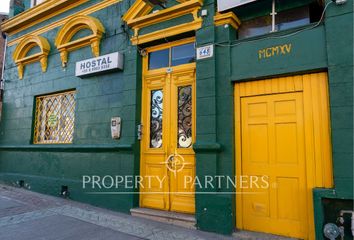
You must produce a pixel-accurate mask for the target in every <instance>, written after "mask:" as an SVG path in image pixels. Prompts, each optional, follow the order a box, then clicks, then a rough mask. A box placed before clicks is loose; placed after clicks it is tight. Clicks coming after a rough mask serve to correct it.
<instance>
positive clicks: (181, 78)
mask: <svg viewBox="0 0 354 240" xmlns="http://www.w3.org/2000/svg"><path fill="white" fill-rule="evenodd" d="M189 42H190V40H189ZM171 46H173V44H172V45H171V44H168V45H163V46H162V47H153V50H154V51H159V50H161V49H164V48H166V47H167V48H169V47H171ZM143 68H144V71H143V93H142V125H143V135H142V140H141V164H140V175H141V176H142V177H143V179H147V178H149V177H150V179H151V180H152V181H151V184H150V185H147V184H144V188H142V187H141V188H140V192H141V194H140V206H141V207H147V208H155V209H161V210H167V211H176V212H184V213H194V212H195V189H194V186H193V185H192V184H187V183H188V182H191V181H190V179H194V177H195V154H194V151H193V148H192V144H193V143H194V139H195V77H196V76H195V63H188V64H183V65H179V66H174V67H171V68H160V69H154V70H148V57H146V58H144V59H143Z"/></svg>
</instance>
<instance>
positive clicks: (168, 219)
mask: <svg viewBox="0 0 354 240" xmlns="http://www.w3.org/2000/svg"><path fill="white" fill-rule="evenodd" d="M130 213H131V215H132V216H134V217H141V218H145V219H149V220H153V221H158V222H163V223H168V224H172V225H176V226H180V227H185V228H188V229H196V227H195V225H196V220H195V217H194V215H190V214H185V213H177V212H169V211H162V210H157V209H150V208H133V209H130Z"/></svg>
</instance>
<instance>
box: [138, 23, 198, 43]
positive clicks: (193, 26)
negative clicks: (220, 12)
mask: <svg viewBox="0 0 354 240" xmlns="http://www.w3.org/2000/svg"><path fill="white" fill-rule="evenodd" d="M201 27H202V19H200V20H196V21H193V22H191V23H184V24H181V25H177V26H174V27H170V28H166V29H162V30H159V31H155V32H152V33H148V34H144V35H141V36H136V37H132V38H131V41H132V44H133V45H138V44H142V43H147V42H151V41H154V40H157V39H163V38H166V37H171V36H174V35H177V34H180V33H184V32H189V31H193V30H197V29H199V28H201Z"/></svg>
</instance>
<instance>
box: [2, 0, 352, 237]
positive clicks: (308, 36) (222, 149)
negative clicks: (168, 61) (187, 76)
mask: <svg viewBox="0 0 354 240" xmlns="http://www.w3.org/2000/svg"><path fill="white" fill-rule="evenodd" d="M98 2H100V1H97V0H93V1H88V2H86V3H85V4H83V5H81V6H79V7H76V8H74V9H72V10H69V11H67V12H64V13H62V14H61V15H59V16H55V17H53V18H51V19H49V20H48V21H46V22H45V23H44V22H43V23H39V24H38V25H36V26H33V27H31V28H29V29H26V30H24V31H22V32H20V33H17V34H15V35H14V36H11V37H10V39H9V40H11V39H14V38H17V37H19V36H21V35H24V34H27V33H29V32H31V31H33V30H35V29H37V28H39V27H42V26H44V25H46V24H50V23H53V22H55V21H57V20H59V19H61V18H63V17H65V16H68V15H71V14H75V12H77V11H79V10H81V9H84V8H87V7H89V6H92V5H94V4H97V3H98ZM130 4H131V3H129V2H128V1H123V2H120V3H117V4H114V5H111V6H109V7H107V8H105V9H103V10H100V11H97V12H95V13H93V14H91V15H92V16H94V17H97V18H98V19H100V21H101V22H102V23H103V25H104V26H105V28H106V34H105V36H104V38H103V40H102V43H101V47H102V49H101V55H103V54H107V53H110V52H115V51H121V52H123V53H124V56H125V61H124V66H125V67H124V71H122V72H117V73H110V74H105V75H100V76H93V77H89V78H85V79H80V78H77V77H74V75H75V74H74V68H75V62H76V61H81V60H83V59H87V58H91V57H92V55H91V50H90V49H89V48H83V49H80V50H77V51H75V52H72V53H70V55H69V64H68V66H67V68H66V70H64V69H62V67H61V61H60V56H59V52H58V51H57V50H56V47H55V46H54V39H55V37H56V35H57V32H58V30H59V28H55V29H52V30H50V31H48V32H46V33H44V34H42V36H44V37H46V38H47V39H49V41H50V44H51V49H52V50H51V53H50V56H49V60H48V70H47V72H46V73H41V70H40V66H39V64H38V63H35V64H32V65H29V66H26V68H25V74H24V79H23V80H19V79H18V73H17V68H16V66H15V64H14V63H13V61H12V53H13V51H14V48H15V47H16V45H13V46H11V47H9V48H8V53H7V59H8V60H7V62H6V72H5V78H6V80H7V81H6V84H5V98H4V111H3V121H2V123H1V125H0V180H2V181H5V182H7V183H10V184H14V185H16V184H17V183H18V181H19V180H24V181H25V183H26V185H25V186H26V187H28V188H31V189H32V190H34V191H40V192H43V193H48V194H53V195H58V193H59V192H60V187H61V186H62V185H66V186H69V192H70V198H72V199H73V200H78V201H83V202H89V203H92V204H95V205H99V206H103V207H108V208H112V209H116V210H119V211H122V212H129V210H130V209H131V208H132V207H137V206H138V195H136V194H135V195H133V194H132V195H124V196H122V195H87V194H85V193H84V191H83V189H82V186H81V184H82V183H81V178H82V175H85V174H87V175H93V174H94V175H103V176H104V175H137V174H139V161H140V159H139V158H140V157H139V144H140V142H139V141H138V140H137V138H136V134H137V131H136V129H137V128H136V127H137V125H138V124H139V123H140V116H141V111H140V108H141V57H140V55H139V54H138V52H137V48H136V47H135V46H131V44H130V41H129V38H128V36H127V33H126V31H124V30H123V29H122V28H121V25H122V24H123V23H122V20H121V15H123V14H124V13H125V12H126V11H127V9H128V8H129V6H130ZM352 6H353V0H348V2H347V3H346V4H345V5H343V6H335V4H331V5H330V6H329V8H328V12H327V14H326V18H325V22H324V24H321V25H320V26H318V27H316V28H314V27H311V28H309V27H305V28H302V29H301V33H299V34H296V35H292V34H290V36H288V37H286V38H278V39H273V38H269V36H270V35H266V36H260V37H258V38H255V39H252V42H247V41H237V40H236V35H237V33H236V31H235V30H233V29H232V28H231V27H229V28H225V27H224V26H218V27H216V26H215V25H214V19H213V18H214V15H213V14H212V13H214V12H215V11H216V2H215V1H213V0H205V1H204V5H203V9H207V10H208V13H209V14H208V15H207V16H206V17H204V18H203V27H202V28H201V29H199V30H198V31H196V33H195V36H196V43H197V46H203V45H207V44H215V54H214V56H213V57H212V58H209V59H205V60H200V61H197V82H196V83H197V101H196V102H197V126H196V134H197V137H196V143H195V144H194V146H193V148H194V150H195V152H196V174H197V176H198V177H200V178H203V177H204V176H206V175H212V176H213V175H226V176H233V175H235V157H234V155H235V154H234V153H235V149H234V106H233V100H234V96H233V86H234V83H235V82H237V81H246V80H255V79H264V78H270V77H273V76H281V75H294V74H301V73H308V72H314V71H315V72H317V71H328V74H329V86H330V105H331V108H330V111H331V129H332V149H333V171H334V183H335V187H334V191H333V190H323V189H315V190H314V204H315V209H314V211H315V214H316V215H315V216H316V233H317V238H318V239H321V238H323V236H322V234H321V232H322V226H323V223H325V222H329V221H332V222H333V220H332V219H333V216H332V215H330V214H328V212H331V210H333V211H337V210H334V208H333V206H334V205H335V206H336V209H337V208H341V207H338V206H342V207H343V208H349V207H350V204H352V199H353V192H352V189H353V188H352V184H353V171H352V169H353V161H352V159H353V149H352V146H353V138H352V133H353V91H352V90H353V48H352V47H349V46H352V43H353V32H352V31H353V9H352ZM187 20H188V19H178V20H176V21H177V22H179V21H182V22H183V21H187ZM177 22H176V23H177ZM168 24H171V22H169V23H166V25H164V24H157V26H155V27H154V28H151V29H147V30H145V31H146V32H149V31H153V30H154V29H155V30H156V29H162V28H164V27H166V26H168ZM293 31H294V30H289V31H288V33H293ZM128 33H129V34H130V35H131V34H132V32H131V31H130V30H128ZM284 33H287V32H282V33H280V34H281V35H282V34H284ZM275 35H277V34H275ZM271 36H274V35H271ZM240 42H242V43H240ZM288 43H292V44H293V54H290V55H287V56H283V57H281V58H271V59H268V60H266V61H259V60H258V50H260V49H263V48H266V47H270V46H273V45H281V44H288ZM221 45H223V46H221ZM227 45H229V46H227ZM67 89H76V90H77V105H76V115H75V117H76V120H75V133H74V134H75V135H74V139H75V140H74V144H72V145H70V146H36V145H33V144H32V131H33V114H34V101H35V96H38V95H43V94H47V93H53V92H58V91H63V90H67ZM113 116H120V117H122V126H123V127H122V137H121V139H120V140H112V139H111V136H110V119H111V117H113ZM196 191H199V192H202V191H208V192H210V191H215V192H220V191H222V192H223V191H232V190H231V189H227V188H226V186H222V187H221V188H220V189H205V188H204V189H196ZM235 204H236V201H235V196H234V195H233V194H215V195H210V194H209V195H204V194H197V195H196V219H197V227H198V228H199V229H201V230H205V231H213V232H219V233H223V234H230V233H231V232H232V231H233V229H234V228H235V215H236V214H240V213H237V212H236V210H235ZM323 208H325V211H323V210H322V209H323Z"/></svg>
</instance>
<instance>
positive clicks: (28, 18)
mask: <svg viewBox="0 0 354 240" xmlns="http://www.w3.org/2000/svg"><path fill="white" fill-rule="evenodd" d="M85 2H88V0H76V1H75V0H49V1H45V2H43V3H41V4H39V5H37V6H35V7H32V8H30V9H28V10H27V11H25V12H23V13H20V14H18V15H16V16H15V17H12V18H10V19H9V20H7V21H6V22H4V23H3V24H1V29H2V31H3V32H6V33H7V34H9V35H10V36H11V35H13V34H16V33H19V32H21V31H23V30H25V29H27V28H30V27H32V26H34V25H36V24H39V23H41V22H44V21H46V20H48V19H50V18H52V17H54V16H57V15H59V14H62V13H63V12H66V11H68V10H70V9H72V8H75V7H77V6H80V5H81V4H83V3H85Z"/></svg>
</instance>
